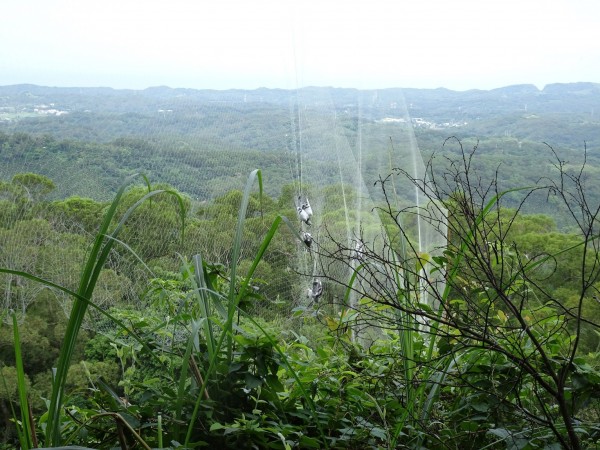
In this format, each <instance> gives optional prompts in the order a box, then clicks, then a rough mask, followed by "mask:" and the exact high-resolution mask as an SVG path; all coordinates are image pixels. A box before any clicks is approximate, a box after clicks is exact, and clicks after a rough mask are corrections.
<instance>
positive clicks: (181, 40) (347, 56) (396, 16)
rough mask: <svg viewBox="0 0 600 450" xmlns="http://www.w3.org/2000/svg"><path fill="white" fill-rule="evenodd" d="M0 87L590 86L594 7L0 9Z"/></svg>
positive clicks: (111, 3) (206, 1)
mask: <svg viewBox="0 0 600 450" xmlns="http://www.w3.org/2000/svg"><path fill="white" fill-rule="evenodd" d="M1 10H2V13H1V17H2V26H0V85H10V84H19V83H33V84H38V85H44V86H77V87H80V86H81V87H83V86H108V87H113V88H128V89H144V88H147V87H150V86H170V87H173V88H176V87H183V88H194V89H230V88H239V89H255V88H259V87H268V88H296V87H302V86H334V87H354V88H359V89H381V88H387V87H403V88H432V89H433V88H439V87H444V88H448V89H453V90H468V89H494V88H498V87H503V86H509V85H514V84H534V85H536V86H537V87H538V88H540V89H541V88H543V87H544V86H545V85H546V84H550V83H569V82H579V81H591V82H596V83H599V82H600V32H599V31H598V25H599V24H598V20H599V18H600V2H599V1H598V0H453V1H452V0H445V1H441V0H411V1H406V0H352V1H351V0H296V1H290V0H160V1H159V0H143V1H138V0H101V1H98V0H96V1H88V0H3V5H2V8H1Z"/></svg>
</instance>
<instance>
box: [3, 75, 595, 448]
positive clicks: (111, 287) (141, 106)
mask: <svg viewBox="0 0 600 450" xmlns="http://www.w3.org/2000/svg"><path fill="white" fill-rule="evenodd" d="M595 105H600V85H597V84H591V83H578V84H569V85H549V86H546V87H545V88H544V89H543V90H539V89H537V88H536V87H534V86H512V87H507V88H502V89H496V90H493V91H466V92H453V91H448V90H443V89H438V90H416V89H403V90H400V89H386V90H379V91H358V90H352V89H328V88H305V89H301V90H298V91H285V90H271V89H259V90H255V91H241V90H235V91H233V90H232V91H198V90H190V89H170V88H166V87H157V88H150V89H146V90H143V91H127V90H113V89H108V88H69V89H67V88H47V87H40V86H32V85H18V86H5V87H0V162H1V163H2V164H1V165H0V302H1V304H2V307H1V308H0V318H1V319H2V322H0V323H1V325H0V448H2V449H7V450H8V449H12V448H17V447H18V446H20V447H21V448H23V449H30V448H36V447H38V446H42V447H58V446H61V445H80V446H84V447H87V448H93V449H115V448H120V449H133V448H144V449H152V448H161V449H162V448H164V449H191V448H203V447H206V448H240V449H242V448H255V449H256V448H259V449H263V448H264V449H267V448H285V449H290V450H291V449H295V448H300V449H304V448H331V449H342V448H346V449H367V448H371V449H382V448H386V449H394V448H415V449H423V448H430V449H456V450H459V449H460V450H463V449H472V450H479V449H483V448H488V449H545V450H549V449H558V448H569V449H583V448H599V447H598V446H599V445H600V444H599V442H600V428H599V426H598V423H600V403H599V402H600V394H599V392H600V356H599V355H600V354H599V353H598V352H599V350H600V324H599V323H598V317H599V314H600V302H599V301H598V298H599V297H600V253H599V251H598V250H599V242H598V220H600V217H599V214H600V208H599V207H598V205H599V204H600V188H599V187H598V183H596V182H595V181H596V180H597V179H598V177H599V176H600V119H598V118H597V116H596V115H597V114H598V113H599V112H598V111H595V109H594V108H595V107H597V106H595ZM421 156H422V158H421ZM255 169H258V170H255ZM425 174H427V175H428V176H427V177H425ZM309 199H310V200H309Z"/></svg>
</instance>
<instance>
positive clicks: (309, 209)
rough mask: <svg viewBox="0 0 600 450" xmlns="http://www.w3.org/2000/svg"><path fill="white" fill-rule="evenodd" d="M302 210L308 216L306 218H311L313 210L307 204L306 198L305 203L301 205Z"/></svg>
mask: <svg viewBox="0 0 600 450" xmlns="http://www.w3.org/2000/svg"><path fill="white" fill-rule="evenodd" d="M298 200H300V198H298ZM302 209H303V210H304V211H306V213H307V214H308V217H312V215H313V210H312V208H311V206H310V203H309V202H308V197H306V201H305V202H304V203H303V204H302Z"/></svg>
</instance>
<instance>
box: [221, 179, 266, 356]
mask: <svg viewBox="0 0 600 450" xmlns="http://www.w3.org/2000/svg"><path fill="white" fill-rule="evenodd" d="M256 179H258V189H259V195H260V197H261V202H262V192H263V185H262V173H261V171H260V170H259V169H254V170H253V171H252V172H251V173H250V175H249V176H248V180H247V181H246V187H245V188H244V195H243V197H242V203H241V205H240V210H239V214H238V221H237V226H236V230H235V237H234V239H233V247H232V252H231V271H230V278H231V281H230V286H229V297H228V307H227V322H228V323H233V316H234V314H235V311H236V307H237V303H236V295H235V283H236V280H237V265H238V260H239V256H240V250H241V247H242V236H243V233H244V223H245V221H246V213H247V211H248V203H249V202H250V192H251V190H252V186H253V185H254V180H256ZM232 352H233V336H231V335H230V334H228V337H227V361H229V362H231V357H232Z"/></svg>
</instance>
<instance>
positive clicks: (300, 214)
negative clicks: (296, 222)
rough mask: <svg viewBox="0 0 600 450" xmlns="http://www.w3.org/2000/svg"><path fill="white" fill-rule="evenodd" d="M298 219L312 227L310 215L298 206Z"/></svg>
mask: <svg viewBox="0 0 600 450" xmlns="http://www.w3.org/2000/svg"><path fill="white" fill-rule="evenodd" d="M297 209H298V217H300V220H301V221H302V222H304V223H305V224H306V225H311V223H310V216H309V215H308V213H307V212H306V211H305V210H304V209H302V207H301V206H298V208H297Z"/></svg>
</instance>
